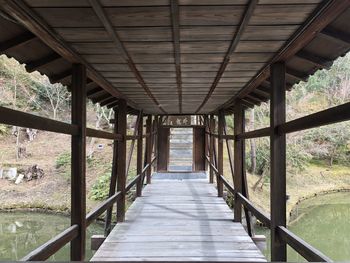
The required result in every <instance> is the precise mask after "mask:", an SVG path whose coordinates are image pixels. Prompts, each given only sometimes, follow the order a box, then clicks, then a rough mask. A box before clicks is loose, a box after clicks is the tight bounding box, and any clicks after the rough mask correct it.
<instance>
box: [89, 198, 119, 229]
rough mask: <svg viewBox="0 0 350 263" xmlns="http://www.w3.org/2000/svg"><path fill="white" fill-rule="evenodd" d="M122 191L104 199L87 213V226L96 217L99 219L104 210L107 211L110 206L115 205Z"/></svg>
mask: <svg viewBox="0 0 350 263" xmlns="http://www.w3.org/2000/svg"><path fill="white" fill-rule="evenodd" d="M120 195H121V192H117V193H115V194H114V195H112V196H111V197H109V198H108V199H106V200H105V201H103V202H102V203H101V204H99V205H98V206H97V207H95V208H94V209H93V210H92V211H91V212H90V213H88V214H87V215H86V227H88V226H89V225H90V224H91V223H92V222H93V221H94V220H95V219H97V218H98V217H99V216H100V215H101V214H102V213H103V212H105V211H106V210H107V209H108V208H110V207H111V206H113V204H114V203H115V202H116V201H117V200H118V198H119V197H120Z"/></svg>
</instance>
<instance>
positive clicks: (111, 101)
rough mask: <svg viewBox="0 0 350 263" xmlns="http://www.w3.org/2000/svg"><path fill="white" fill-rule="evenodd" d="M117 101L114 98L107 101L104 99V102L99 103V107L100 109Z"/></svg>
mask: <svg viewBox="0 0 350 263" xmlns="http://www.w3.org/2000/svg"><path fill="white" fill-rule="evenodd" d="M109 96H110V95H109ZM117 100H118V99H116V98H114V97H109V98H108V99H105V100H102V101H100V102H99V103H100V106H101V107H104V106H107V105H109V104H111V103H113V102H116V101H117Z"/></svg>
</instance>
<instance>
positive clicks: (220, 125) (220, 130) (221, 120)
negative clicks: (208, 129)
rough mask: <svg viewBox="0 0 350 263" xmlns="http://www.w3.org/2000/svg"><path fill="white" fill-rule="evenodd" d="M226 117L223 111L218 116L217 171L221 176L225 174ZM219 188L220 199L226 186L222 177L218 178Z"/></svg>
mask: <svg viewBox="0 0 350 263" xmlns="http://www.w3.org/2000/svg"><path fill="white" fill-rule="evenodd" d="M224 118H225V115H224V112H223V111H222V110H220V111H219V115H218V134H219V138H218V165H217V169H218V172H219V174H220V175H223V174H224V140H223V138H222V135H223V134H224V121H225V119H224ZM216 181H217V188H218V197H222V196H223V195H224V184H223V182H222V180H221V179H220V176H217V178H216Z"/></svg>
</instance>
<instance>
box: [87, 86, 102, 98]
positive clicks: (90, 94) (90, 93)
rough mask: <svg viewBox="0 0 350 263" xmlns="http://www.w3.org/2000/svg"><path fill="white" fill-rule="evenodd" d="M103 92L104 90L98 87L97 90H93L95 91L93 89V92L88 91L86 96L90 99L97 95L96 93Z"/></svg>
mask: <svg viewBox="0 0 350 263" xmlns="http://www.w3.org/2000/svg"><path fill="white" fill-rule="evenodd" d="M101 91H103V89H101V87H96V88H93V89H91V90H88V91H87V92H86V96H88V97H90V96H93V95H95V94H96V93H99V92H101Z"/></svg>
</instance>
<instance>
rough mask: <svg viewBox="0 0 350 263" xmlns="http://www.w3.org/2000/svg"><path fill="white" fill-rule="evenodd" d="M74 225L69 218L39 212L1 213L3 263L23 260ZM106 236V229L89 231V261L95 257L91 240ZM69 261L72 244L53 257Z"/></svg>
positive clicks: (0, 257)
mask: <svg viewBox="0 0 350 263" xmlns="http://www.w3.org/2000/svg"><path fill="white" fill-rule="evenodd" d="M69 225H70V219H69V217H66V216H61V215H51V214H44V213H36V212H13V213H12V212H11V213H10V212H9V213H7V212H0V261H5V260H11V261H14V260H19V259H21V258H22V257H24V256H25V255H27V254H28V253H29V252H31V251H32V250H34V249H36V248H37V247H39V246H40V245H42V244H43V243H45V242H46V241H48V240H50V239H51V238H53V237H54V236H56V235H57V234H59V233H60V232H62V231H63V230H65V229H66V228H67V227H69ZM93 234H103V226H101V225H99V224H92V225H90V226H89V228H88V231H87V244H86V250H87V251H86V260H89V259H90V258H91V256H92V252H91V250H90V237H91V235H93ZM50 260H51V261H67V260H69V244H68V245H66V246H65V247H63V248H62V249H61V250H59V251H58V252H57V253H56V254H55V255H54V256H52V257H51V258H50Z"/></svg>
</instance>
